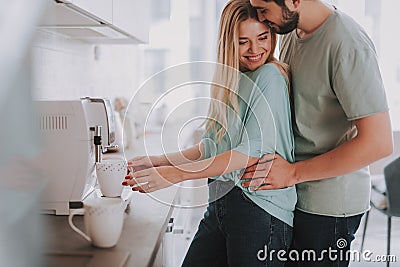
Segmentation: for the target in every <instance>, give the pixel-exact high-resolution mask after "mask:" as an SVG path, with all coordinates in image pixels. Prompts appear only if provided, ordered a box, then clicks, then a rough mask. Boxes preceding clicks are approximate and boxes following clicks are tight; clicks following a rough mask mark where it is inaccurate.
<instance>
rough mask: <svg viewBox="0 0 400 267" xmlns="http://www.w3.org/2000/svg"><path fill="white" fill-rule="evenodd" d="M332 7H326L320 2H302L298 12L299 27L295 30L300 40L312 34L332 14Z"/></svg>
mask: <svg viewBox="0 0 400 267" xmlns="http://www.w3.org/2000/svg"><path fill="white" fill-rule="evenodd" d="M333 10H334V7H332V6H327V5H325V4H324V3H322V2H321V1H319V0H317V1H304V0H303V1H302V6H301V8H300V10H299V25H298V27H297V29H296V33H297V36H298V37H299V38H300V39H304V38H307V37H308V36H310V35H311V34H312V33H314V32H315V31H316V30H317V29H318V28H319V27H321V25H322V24H324V22H325V21H326V20H327V19H328V18H329V16H330V15H331V14H332V13H333Z"/></svg>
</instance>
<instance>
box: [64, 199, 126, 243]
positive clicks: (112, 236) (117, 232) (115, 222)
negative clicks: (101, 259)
mask: <svg viewBox="0 0 400 267" xmlns="http://www.w3.org/2000/svg"><path fill="white" fill-rule="evenodd" d="M125 208H126V202H125V201H123V200H122V199H121V198H107V197H102V198H93V199H90V200H87V201H84V203H83V210H84V213H83V214H84V224H85V230H86V233H84V232H83V231H82V230H80V229H79V228H78V227H76V226H75V225H74V223H73V221H72V219H73V217H74V216H75V215H77V214H81V213H82V209H77V210H73V211H72V212H71V213H70V215H69V217H68V223H69V225H70V226H71V228H72V229H73V230H74V231H75V232H77V233H78V234H80V235H81V236H82V237H84V238H85V239H86V240H87V241H89V242H91V243H92V245H93V246H96V247H100V248H109V247H113V246H115V245H116V244H117V242H118V240H119V238H120V236H121V232H122V226H123V222H124V211H125Z"/></svg>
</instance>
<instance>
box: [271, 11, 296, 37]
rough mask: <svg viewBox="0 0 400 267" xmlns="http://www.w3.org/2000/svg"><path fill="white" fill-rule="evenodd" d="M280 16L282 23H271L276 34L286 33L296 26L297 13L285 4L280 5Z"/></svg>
mask: <svg viewBox="0 0 400 267" xmlns="http://www.w3.org/2000/svg"><path fill="white" fill-rule="evenodd" d="M282 18H283V21H284V22H283V23H282V24H281V25H277V24H273V26H275V27H276V28H275V27H273V28H274V30H275V32H276V33H278V34H287V33H289V32H291V31H293V30H294V29H296V28H297V25H298V23H299V14H298V13H297V12H294V11H290V10H289V9H288V8H287V6H286V5H285V6H283V7H282Z"/></svg>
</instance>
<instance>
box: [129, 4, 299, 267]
mask: <svg viewBox="0 0 400 267" xmlns="http://www.w3.org/2000/svg"><path fill="white" fill-rule="evenodd" d="M275 45H276V35H275V34H274V33H272V32H271V30H270V28H269V27H268V26H266V25H265V24H262V23H260V22H259V21H258V20H257V14H256V11H255V10H254V9H253V8H252V7H251V5H250V3H249V1H248V0H232V1H230V2H228V3H227V5H226V6H225V8H224V10H223V13H222V16H221V20H220V27H219V42H218V61H219V63H221V65H219V66H217V70H216V73H215V79H214V81H215V83H214V85H213V86H212V90H211V96H212V100H211V104H210V110H209V119H208V120H207V121H206V133H205V134H204V136H203V140H202V142H201V143H200V144H198V145H196V146H194V147H192V148H189V149H187V150H185V151H181V152H177V153H172V154H168V155H162V156H150V157H147V156H145V157H138V158H134V159H132V160H131V161H130V162H129V165H130V166H131V168H134V169H135V168H137V167H139V166H148V167H150V166H152V167H151V168H147V169H144V170H138V171H135V172H132V173H130V174H129V176H127V179H126V180H125V181H124V183H123V184H124V185H130V186H137V185H140V186H137V187H134V188H133V190H138V191H140V192H152V191H155V190H158V189H161V188H164V187H166V186H170V185H171V184H175V183H178V182H181V181H184V180H190V179H199V178H206V177H214V179H209V194H210V195H209V197H210V200H215V201H210V203H209V206H208V208H207V211H206V213H205V215H204V218H203V219H202V221H201V222H200V225H199V229H198V231H197V233H196V235H195V237H194V239H193V242H192V244H191V246H190V248H189V251H188V252H187V255H186V257H185V260H184V262H183V266H228V265H229V266H265V264H266V262H267V265H268V266H283V263H284V262H281V261H279V260H278V259H277V252H278V251H280V250H283V251H285V252H286V251H287V250H288V247H289V245H290V241H291V232H292V229H291V226H292V223H293V211H294V207H295V203H296V192H295V188H294V187H290V188H285V189H281V190H270V191H263V190H260V191H253V190H249V189H245V188H243V187H242V186H241V184H240V183H239V179H238V177H237V176H238V174H240V171H241V170H242V169H243V168H245V167H247V166H250V165H253V164H255V163H256V162H257V160H258V159H259V158H260V157H261V156H262V154H264V153H278V154H279V155H280V156H282V157H283V158H285V159H286V160H288V161H292V162H293V160H294V156H293V149H294V145H293V135H292V132H291V116H290V114H291V113H290V104H289V96H288V95H289V92H288V87H289V85H288V80H289V79H288V75H287V71H285V69H286V68H285V66H283V65H282V64H280V63H279V62H277V61H276V60H275V59H274V57H273V52H274V49H275ZM266 63H267V64H266ZM228 88H229V89H228ZM265 182H266V183H268V181H265ZM260 226H261V227H260ZM272 250H274V251H272ZM281 253H282V252H281ZM280 255H282V254H280Z"/></svg>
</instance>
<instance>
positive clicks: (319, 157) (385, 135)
mask: <svg viewBox="0 0 400 267" xmlns="http://www.w3.org/2000/svg"><path fill="white" fill-rule="evenodd" d="M251 4H252V6H254V7H255V8H256V9H257V12H258V17H259V19H260V20H261V21H264V22H266V23H268V24H269V25H270V26H271V28H272V29H274V30H275V31H276V32H277V33H279V34H285V36H283V38H282V39H281V55H280V58H281V60H282V61H283V62H285V63H288V64H289V65H290V67H291V71H292V88H293V100H294V117H295V121H294V123H293V125H294V134H295V156H296V163H294V164H290V163H288V162H287V161H285V160H283V159H282V158H281V157H280V156H279V155H265V156H264V157H263V158H262V159H261V160H260V161H259V163H258V165H255V166H252V167H249V168H248V169H246V172H245V174H244V175H243V176H242V179H243V185H244V186H249V187H252V188H253V189H254V188H255V189H256V190H264V189H279V188H284V187H287V186H291V185H294V184H296V185H297V186H296V187H297V193H298V202H297V206H296V211H295V219H294V229H293V241H292V250H293V251H291V252H293V253H291V254H289V255H286V256H287V257H286V258H287V259H288V260H291V261H293V260H294V261H296V263H295V265H294V266H296V265H297V264H298V266H332V265H333V263H334V262H335V263H339V266H347V265H348V263H349V258H348V257H346V253H345V252H346V251H348V250H349V249H350V243H351V242H352V240H353V239H354V234H355V232H356V231H357V229H358V227H359V224H360V220H361V217H362V215H363V214H364V213H365V212H366V211H367V210H368V209H369V197H370V177H369V171H368V167H367V166H368V165H369V164H370V163H372V162H374V161H376V160H378V159H380V158H382V157H385V156H388V155H390V154H391V153H392V149H393V145H392V131H391V125H390V118H389V115H388V107H387V102H386V96H385V90H384V87H383V83H382V79H381V75H380V72H379V67H378V64H377V59H376V53H375V48H374V46H373V43H372V42H371V40H370V39H369V37H368V36H367V34H366V33H365V32H364V30H363V29H362V28H361V27H360V26H359V25H358V24H357V23H356V22H355V21H354V20H352V19H351V18H350V17H349V16H347V15H346V14H344V13H342V12H341V11H339V10H337V9H336V8H335V7H333V6H327V5H325V4H324V3H322V2H321V1H319V0H251ZM272 158H273V161H271V159H272ZM271 163H272V165H271ZM249 178H253V179H251V180H250V181H249V180H246V179H249ZM306 250H312V251H313V252H309V251H306ZM333 250H336V251H333ZM304 251H305V252H307V253H303V255H302V253H301V252H304ZM324 251H325V252H324ZM330 251H331V254H333V255H331V254H330ZM332 251H333V252H332ZM296 252H297V253H296ZM314 252H315V253H316V254H315V255H314V254H313V253H314ZM339 252H340V253H339ZM310 253H311V254H310ZM335 253H336V254H335ZM289 256H290V257H289ZM292 264H293V262H292ZM335 266H338V265H335Z"/></svg>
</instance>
